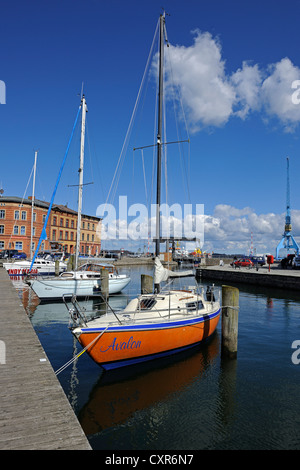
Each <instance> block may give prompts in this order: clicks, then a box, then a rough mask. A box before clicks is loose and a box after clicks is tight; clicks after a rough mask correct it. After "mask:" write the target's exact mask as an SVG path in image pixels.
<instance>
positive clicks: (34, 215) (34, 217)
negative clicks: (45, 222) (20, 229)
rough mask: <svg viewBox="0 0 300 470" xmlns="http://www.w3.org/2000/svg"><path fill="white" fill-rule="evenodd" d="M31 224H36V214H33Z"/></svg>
mask: <svg viewBox="0 0 300 470" xmlns="http://www.w3.org/2000/svg"><path fill="white" fill-rule="evenodd" d="M33 222H36V212H34V213H33Z"/></svg>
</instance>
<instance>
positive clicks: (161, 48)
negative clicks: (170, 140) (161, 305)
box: [154, 15, 165, 292]
mask: <svg viewBox="0 0 300 470" xmlns="http://www.w3.org/2000/svg"><path fill="white" fill-rule="evenodd" d="M159 21H160V24H159V26H160V28H159V89H158V130H157V188H156V240H155V256H157V257H159V254H160V196H161V147H162V142H161V139H162V112H163V91H164V90H163V88H164V86H163V79H164V73H163V63H164V25H165V15H160V19H159ZM154 290H155V291H156V292H159V284H155V286H154Z"/></svg>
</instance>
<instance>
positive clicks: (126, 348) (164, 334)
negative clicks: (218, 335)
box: [78, 310, 220, 369]
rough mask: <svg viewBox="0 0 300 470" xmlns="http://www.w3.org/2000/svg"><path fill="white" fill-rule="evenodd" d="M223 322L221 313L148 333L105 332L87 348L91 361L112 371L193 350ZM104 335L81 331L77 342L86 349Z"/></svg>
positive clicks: (142, 331) (160, 327)
mask: <svg viewBox="0 0 300 470" xmlns="http://www.w3.org/2000/svg"><path fill="white" fill-rule="evenodd" d="M219 318H220V310H219V311H218V312H216V313H215V314H214V315H210V316H208V315H207V318H205V319H203V318H202V319H201V320H198V321H195V322H193V323H192V324H187V322H177V323H176V324H175V325H172V326H166V324H164V326H163V325H161V326H156V327H152V328H150V327H149V325H148V327H147V328H146V329H145V327H144V329H143V327H142V326H140V327H139V328H137V327H136V326H135V327H133V328H131V329H130V328H127V329H126V331H124V330H123V331H122V330H121V328H120V329H118V328H115V329H112V330H111V331H110V330H109V329H108V331H106V332H104V333H103V334H102V336H101V337H100V338H99V339H98V340H97V341H95V343H93V345H92V346H91V347H90V348H87V352H88V354H89V355H90V356H91V357H92V359H93V360H94V361H95V362H96V363H98V364H100V365H102V366H103V367H104V368H107V369H110V368H114V367H120V366H122V365H127V364H128V363H129V362H130V363H134V362H141V361H144V360H150V359H153V358H155V357H159V356H160V355H166V354H170V353H173V352H176V350H182V349H183V348H187V347H190V346H192V345H194V344H197V343H200V342H201V341H203V340H205V339H206V338H208V337H209V336H211V335H212V333H213V332H214V331H215V329H216V327H217V324H218V321H219ZM100 334H101V330H99V329H98V330H96V331H91V329H90V330H89V329H86V331H85V329H84V328H83V329H82V333H81V334H80V336H79V338H78V340H79V342H80V344H81V345H82V346H83V347H84V348H85V347H87V346H88V345H89V344H90V343H91V342H92V341H93V340H96V338H97V337H98V336H99V335H100Z"/></svg>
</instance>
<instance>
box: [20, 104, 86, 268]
mask: <svg viewBox="0 0 300 470" xmlns="http://www.w3.org/2000/svg"><path fill="white" fill-rule="evenodd" d="M80 109H81V105H80V106H79V108H78V111H77V116H76V119H75V122H74V126H73V129H72V133H71V136H70V139H69V143H68V146H67V150H66V152H65V156H64V159H63V162H62V164H61V167H60V170H59V173H58V177H57V181H56V183H55V187H54V191H53V194H52V197H51V201H50V205H49V208H48V212H47V216H46V219H45V223H44V226H43V228H42V232H41V236H40V239H39V242H38V245H37V248H36V250H35V252H34V255H33V258H32V261H31V265H30V269H29V273H30V272H31V270H32V266H33V263H34V261H35V258H36V255H37V254H38V252H39V249H40V246H41V243H42V241H43V240H46V238H47V233H46V227H47V224H48V219H49V217H50V213H51V209H52V205H53V201H54V197H55V194H56V191H57V188H58V183H59V181H60V178H61V174H62V171H63V169H64V166H65V163H66V159H67V155H68V152H69V148H70V145H71V142H72V138H73V135H74V131H75V128H76V124H77V121H78V117H79V113H80Z"/></svg>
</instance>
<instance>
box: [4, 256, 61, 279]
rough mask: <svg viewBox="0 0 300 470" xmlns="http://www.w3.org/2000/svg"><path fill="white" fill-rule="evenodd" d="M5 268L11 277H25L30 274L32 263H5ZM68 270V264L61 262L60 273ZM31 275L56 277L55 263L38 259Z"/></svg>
mask: <svg viewBox="0 0 300 470" xmlns="http://www.w3.org/2000/svg"><path fill="white" fill-rule="evenodd" d="M3 266H4V268H5V269H6V270H7V272H8V274H9V275H10V276H24V275H26V274H28V273H29V270H30V266H31V261H26V260H24V261H13V262H12V263H3ZM66 269H67V265H66V263H63V262H62V261H60V262H59V272H60V273H61V272H64V271H65V270H66ZM31 274H33V275H34V274H35V275H44V276H47V275H54V274H55V262H54V261H49V260H45V259H40V260H39V259H37V260H36V261H35V262H34V263H33V266H32V270H31Z"/></svg>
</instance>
